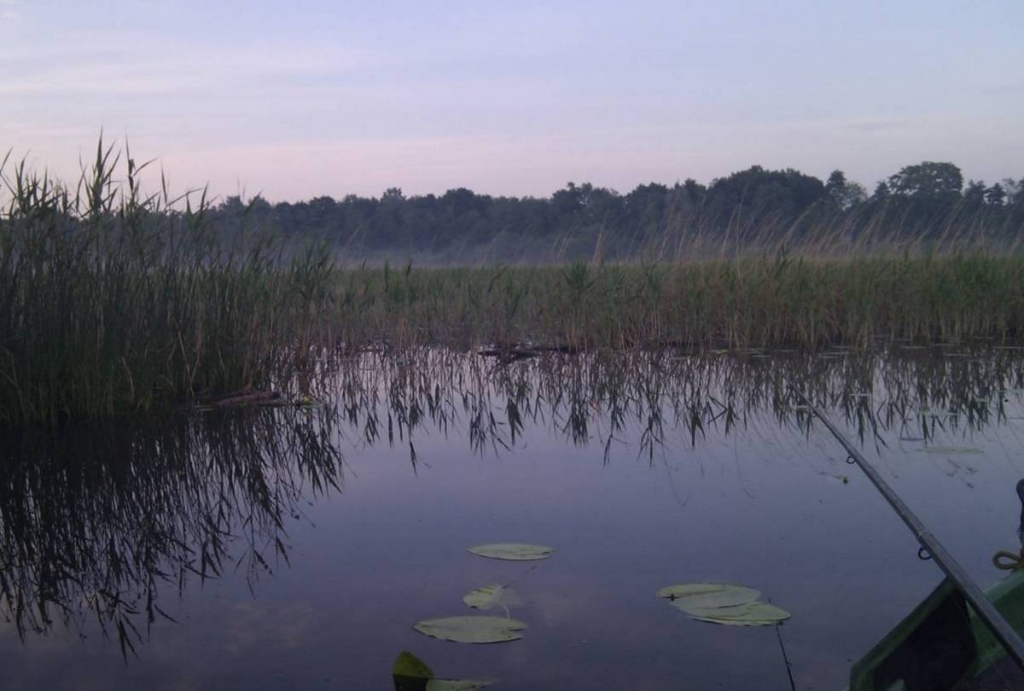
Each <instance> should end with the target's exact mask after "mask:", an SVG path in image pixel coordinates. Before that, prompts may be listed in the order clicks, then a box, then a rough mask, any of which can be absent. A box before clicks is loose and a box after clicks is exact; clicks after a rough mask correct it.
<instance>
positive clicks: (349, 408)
mask: <svg viewBox="0 0 1024 691" xmlns="http://www.w3.org/2000/svg"><path fill="white" fill-rule="evenodd" d="M337 381H338V390H339V395H340V400H341V405H342V406H344V409H345V413H346V417H347V423H348V424H349V425H350V426H351V427H353V428H358V429H361V431H362V435H363V436H364V437H365V439H366V441H367V442H368V443H375V442H377V441H379V440H380V439H381V430H382V429H383V428H384V427H385V420H386V431H387V441H388V443H390V444H392V445H396V444H404V445H407V446H408V448H409V452H410V458H411V459H412V461H413V463H414V464H415V462H416V458H417V456H416V448H415V443H414V442H413V435H414V433H415V432H416V431H417V430H418V429H421V428H430V429H432V430H437V431H440V432H442V433H447V432H448V431H449V430H451V429H452V428H453V427H464V428H465V429H467V430H468V436H469V440H470V443H471V445H472V447H473V449H474V450H475V451H477V452H483V451H485V450H488V449H490V450H493V451H499V450H501V449H508V448H510V447H511V446H514V445H515V444H516V442H517V441H518V439H519V438H520V437H521V436H522V433H523V430H524V426H526V425H535V426H543V427H544V428H546V429H547V430H548V431H549V432H550V433H551V434H554V435H557V436H560V437H563V438H565V439H566V440H568V441H570V442H572V443H573V444H576V445H588V444H591V443H599V444H600V445H601V446H603V448H604V450H605V454H604V458H605V460H606V461H607V459H608V452H609V450H610V448H611V445H612V444H613V443H614V442H615V441H616V440H620V437H621V436H622V435H624V434H625V433H626V432H627V430H628V429H630V428H631V426H638V427H639V436H638V439H636V440H635V442H636V444H637V447H638V452H639V454H640V455H642V456H647V457H648V458H651V457H653V454H654V452H655V450H656V449H657V448H659V447H660V445H661V443H662V441H663V439H664V437H665V433H666V430H667V429H673V430H675V429H683V430H685V431H686V433H687V434H688V436H689V439H690V442H691V444H692V445H696V444H697V443H698V442H699V441H700V440H701V439H704V438H706V437H707V435H708V433H709V431H710V430H714V431H715V432H716V433H720V434H724V435H728V434H730V433H731V432H732V431H733V429H734V428H736V427H737V426H740V427H746V426H747V425H748V424H749V423H750V421H751V419H752V418H766V417H767V418H770V419H771V420H773V421H774V423H775V424H777V425H778V426H779V427H782V428H796V429H799V430H801V431H802V432H803V433H804V434H805V435H809V434H811V433H814V432H816V431H817V429H818V428H817V427H816V426H815V420H814V418H813V416H812V415H810V414H809V411H807V410H806V408H805V407H804V406H802V405H800V402H799V396H798V395H797V391H802V392H804V393H806V394H807V395H808V396H809V397H810V398H811V400H813V401H814V402H815V404H816V405H818V406H819V407H820V408H822V409H824V410H827V411H829V412H830V413H831V414H832V415H835V416H836V418H837V419H839V420H842V421H844V422H846V423H847V424H848V425H849V426H850V427H851V428H852V429H853V430H854V431H855V433H856V434H857V436H858V438H859V439H860V441H861V442H862V443H882V440H881V435H880V432H881V431H898V432H899V433H900V436H901V437H903V438H908V439H918V438H919V439H920V440H922V441H928V440H930V439H933V438H934V437H935V436H936V434H937V433H938V432H943V433H946V434H950V433H954V434H956V433H960V434H969V433H970V432H971V431H980V430H982V429H983V428H984V427H985V426H987V425H990V424H995V423H999V422H1005V421H1006V419H1007V416H1008V415H1009V413H1008V406H1010V405H1012V404H1013V403H1020V402H1021V400H1022V394H1024V389H1022V387H1024V359H1022V358H1021V357H1020V356H1019V355H1018V351H1016V350H1009V349H1007V350H988V351H976V352H957V353H953V354H950V353H928V354H920V353H917V352H916V351H913V352H912V353H911V354H909V355H908V354H907V353H901V352H900V351H892V350H887V351H879V352H867V353H864V352H855V351H839V352H833V353H826V354H823V355H817V356H801V355H796V354H785V353H783V354H773V355H772V356H771V357H769V356H767V355H765V354H762V353H749V354H746V355H745V356H739V357H737V356H734V355H727V354H721V355H714V356H700V357H697V356H689V357H688V356H678V355H672V354H667V353H626V354H623V353H604V354H595V355H588V356H549V357H543V358H537V359H532V360H526V361H516V362H511V363H501V362H496V361H494V360H489V359H482V358H476V357H466V356H460V355H456V354H452V353H450V352H446V351H431V350H426V351H421V352H418V353H414V354H412V355H410V356H408V357H402V358H381V357H374V356H370V357H365V358H360V359H358V360H356V361H353V362H350V363H349V365H348V366H347V367H344V368H342V369H341V371H340V372H339V373H338V374H337ZM630 441H632V440H630Z"/></svg>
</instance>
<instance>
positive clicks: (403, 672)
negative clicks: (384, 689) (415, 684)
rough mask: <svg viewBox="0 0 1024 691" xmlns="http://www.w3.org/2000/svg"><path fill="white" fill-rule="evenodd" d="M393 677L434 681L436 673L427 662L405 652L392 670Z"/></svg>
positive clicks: (399, 655)
mask: <svg viewBox="0 0 1024 691" xmlns="http://www.w3.org/2000/svg"><path fill="white" fill-rule="evenodd" d="M391 675H392V676H395V677H410V678H413V679H433V678H434V671H433V670H432V669H430V666H429V665H427V663H426V662H424V661H423V660H421V659H419V658H418V657H416V656H415V655H413V654H412V653H410V652H408V651H405V650H403V651H402V652H400V653H399V654H398V657H397V658H396V659H395V666H394V667H392V668H391Z"/></svg>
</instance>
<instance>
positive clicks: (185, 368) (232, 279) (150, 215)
mask: <svg viewBox="0 0 1024 691" xmlns="http://www.w3.org/2000/svg"><path fill="white" fill-rule="evenodd" d="M144 168H145V165H143V166H138V165H136V164H135V162H134V160H133V159H132V158H131V156H130V154H129V152H128V151H127V149H126V150H125V153H124V155H123V156H121V155H119V153H118V152H117V151H116V150H115V149H114V148H112V147H105V146H104V145H103V143H102V141H101V142H100V143H99V145H98V147H97V150H96V156H95V159H94V160H93V161H92V162H91V164H90V166H89V167H88V168H86V169H85V170H84V171H83V173H82V176H81V178H80V179H79V180H78V183H77V185H76V186H75V187H74V188H73V189H71V188H68V187H66V186H64V185H63V184H62V183H61V182H60V181H57V180H54V179H52V178H50V177H49V176H47V175H46V174H45V173H42V174H37V173H35V172H33V171H31V170H29V169H28V168H27V166H26V165H25V163H24V162H21V163H17V162H12V161H11V160H10V159H9V158H7V159H4V160H3V161H2V162H0V198H3V197H6V198H7V199H8V201H7V202H6V206H5V208H4V209H3V210H0V424H4V425H17V424H23V423H33V422H43V423H50V424H53V423H58V422H60V421H62V420H65V419H67V418H70V417H110V416H118V415H124V414H129V413H134V412H140V411H150V410H156V409H160V408H164V407H168V406H171V405H175V404H179V403H181V402H183V401H189V400H192V399H195V398H197V397H203V396H206V395H212V394H217V393H226V392H231V391H234V390H238V389H242V388H244V387H246V386H257V387H259V386H278V387H280V386H284V385H286V384H287V383H288V382H294V381H296V379H295V377H294V375H295V374H296V373H297V372H299V371H319V372H323V371H325V368H324V366H323V365H324V363H325V357H327V358H329V357H331V356H337V355H339V354H341V355H347V354H350V353H353V352H357V351H361V350H365V349H366V348H367V347H384V348H390V347H396V348H402V347H416V346H446V347H450V348H455V349H469V348H474V347H478V346H480V345H484V344H498V345H499V346H502V347H510V346H512V345H514V344H543V345H547V346H557V347H558V348H559V349H561V350H586V349H615V350H644V349H657V348H687V349H690V350H707V349H721V348H725V349H751V348H783V347H787V348H799V349H803V350H817V349H821V348H825V347H828V346H836V345H848V346H856V347H864V346H869V345H875V344H877V343H878V342H880V341H881V342H910V343H921V344H932V343H940V342H963V341H975V340H979V339H984V340H987V341H992V342H998V343H1003V344H1009V343H1019V342H1021V341H1022V340H1024V256H1022V255H1021V254H1020V252H1019V251H1018V244H1017V240H1016V238H1017V237H1018V236H1019V234H1020V233H1019V232H1014V231H1013V229H1007V228H1002V229H997V230H998V232H993V233H991V234H990V233H987V232H986V231H985V228H984V227H983V225H979V224H976V223H972V222H971V220H970V219H966V218H960V217H957V218H956V219H951V220H950V221H949V222H948V223H946V224H944V225H943V226H942V227H941V228H938V229H936V230H935V232H931V233H930V234H929V235H928V237H926V238H920V237H918V238H914V237H908V236H907V233H905V232H902V231H901V229H900V228H898V227H895V228H893V227H892V226H888V225H886V224H885V223H884V222H881V221H880V222H879V223H878V224H874V223H873V222H871V221H870V219H868V221H867V222H865V220H864V219H854V220H848V221H844V222H838V221H837V222H835V223H833V224H832V225H828V224H826V226H825V227H822V228H818V229H811V230H808V229H807V228H806V227H804V226H803V225H801V226H800V229H799V232H798V231H797V226H796V225H794V226H791V227H784V226H773V225H772V224H771V223H768V222H766V223H763V224H761V225H756V224H752V222H751V221H750V219H742V224H741V223H740V220H737V226H736V227H735V228H732V229H730V232H726V233H725V234H724V235H723V234H721V233H717V232H712V230H711V229H710V228H709V227H707V226H702V225H701V224H699V223H697V224H696V225H694V224H691V223H689V222H684V221H680V223H679V224H678V225H676V226H672V227H671V229H670V230H669V231H667V232H666V233H665V234H664V235H663V236H662V237H658V238H653V239H651V240H650V241H648V242H647V243H646V244H645V245H643V246H642V247H638V248H637V250H636V252H635V253H634V256H635V257H636V258H635V259H634V260H631V261H629V262H624V263H610V262H605V261H603V258H602V252H603V251H602V247H603V243H602V242H598V243H597V245H596V247H595V249H594V255H593V257H592V258H591V260H590V261H577V262H557V261H556V262H554V263H551V264H547V265H534V266H512V265H508V266H487V267H469V266H456V267H447V268H420V267H418V266H414V265H413V264H412V262H411V261H410V262H406V263H404V264H401V265H398V266H392V265H390V264H387V263H385V264H384V265H383V266H367V265H366V264H365V263H364V264H360V265H356V266H348V267H345V266H344V264H343V261H344V257H339V256H336V253H331V252H329V251H328V248H327V247H325V246H323V245H313V244H307V245H305V246H302V247H296V246H294V245H288V246H285V245H284V244H283V240H281V239H280V238H278V237H275V236H274V235H273V234H271V233H269V232H260V229H259V228H250V227H248V226H247V221H246V218H245V217H243V218H242V220H241V227H240V228H224V227H222V226H215V225H214V224H213V222H212V221H211V215H210V211H211V209H210V204H209V202H208V200H207V197H206V194H205V191H203V190H199V191H194V192H191V193H188V194H185V195H184V196H182V197H178V198H175V197H172V196H171V195H170V194H169V192H168V191H167V186H166V185H162V186H161V189H160V191H159V192H157V193H156V194H146V193H144V192H143V191H142V190H141V186H140V183H139V177H140V172H141V171H142V170H143V169H144ZM850 224H855V226H856V229H859V230H857V232H854V230H855V228H854V225H850ZM865 228H867V231H864V229H865ZM554 243H555V245H556V246H558V247H565V246H567V245H568V244H571V238H558V239H556V240H555V241H554ZM557 252H558V250H557V249H556V250H555V253H556V258H557Z"/></svg>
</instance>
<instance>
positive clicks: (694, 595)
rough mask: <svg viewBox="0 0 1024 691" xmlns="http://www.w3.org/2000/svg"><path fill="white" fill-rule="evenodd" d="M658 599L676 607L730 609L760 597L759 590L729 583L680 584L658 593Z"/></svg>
mask: <svg viewBox="0 0 1024 691" xmlns="http://www.w3.org/2000/svg"><path fill="white" fill-rule="evenodd" d="M658 597H667V598H669V599H670V600H673V603H672V604H675V605H676V606H677V607H680V608H681V607H682V605H679V604H677V602H685V603H687V605H688V606H691V607H732V606H735V605H742V604H745V603H747V602H753V601H754V600H756V599H757V598H759V597H761V592H760V591H759V590H754V589H753V588H748V587H746V586H744V585H732V584H729V583H680V584H679V585H670V586H669V587H667V588H662V589H661V590H659V591H658Z"/></svg>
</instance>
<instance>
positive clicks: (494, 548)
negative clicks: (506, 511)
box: [469, 542, 555, 561]
mask: <svg viewBox="0 0 1024 691" xmlns="http://www.w3.org/2000/svg"><path fill="white" fill-rule="evenodd" d="M469 551H470V552H472V553H473V554H476V555H477V556H480V557H487V558H488V559H505V560H508V561H534V560H537V559H547V558H548V557H550V556H551V553H552V552H554V551H555V550H554V549H552V548H551V547H544V546H543V545H524V544H520V543H517V542H502V543H497V544H493V545H476V546H474V547H470V548H469Z"/></svg>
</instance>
